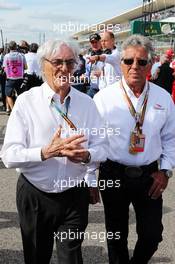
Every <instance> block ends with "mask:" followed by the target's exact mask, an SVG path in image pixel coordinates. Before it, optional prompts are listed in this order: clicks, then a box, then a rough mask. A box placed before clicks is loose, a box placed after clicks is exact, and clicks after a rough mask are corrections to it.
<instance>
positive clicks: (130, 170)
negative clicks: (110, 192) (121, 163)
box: [125, 166, 143, 178]
mask: <svg viewBox="0 0 175 264" xmlns="http://www.w3.org/2000/svg"><path fill="white" fill-rule="evenodd" d="M142 173H143V170H142V168H140V167H137V166H127V167H126V168H125V174H126V176H128V177H129V178H139V177H140V176H142Z"/></svg>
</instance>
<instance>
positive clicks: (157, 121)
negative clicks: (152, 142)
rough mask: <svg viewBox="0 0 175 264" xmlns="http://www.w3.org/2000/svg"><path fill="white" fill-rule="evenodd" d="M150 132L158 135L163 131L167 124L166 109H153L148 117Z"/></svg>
mask: <svg viewBox="0 0 175 264" xmlns="http://www.w3.org/2000/svg"><path fill="white" fill-rule="evenodd" d="M146 121H147V122H146V123H148V124H149V126H148V127H149V129H150V132H152V133H153V134H155V133H156V134H157V133H158V132H160V131H161V129H162V127H163V126H164V124H165V122H166V109H155V108H153V109H152V110H151V111H150V112H149V114H148V115H147V120H146Z"/></svg>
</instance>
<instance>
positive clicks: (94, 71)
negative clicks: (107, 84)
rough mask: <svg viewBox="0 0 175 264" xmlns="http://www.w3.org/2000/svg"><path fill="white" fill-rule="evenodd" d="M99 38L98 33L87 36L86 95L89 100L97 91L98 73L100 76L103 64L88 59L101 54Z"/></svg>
mask: <svg viewBox="0 0 175 264" xmlns="http://www.w3.org/2000/svg"><path fill="white" fill-rule="evenodd" d="M100 40H101V37H100V35H99V34H98V33H93V34H91V35H90V36H89V42H90V46H91V48H90V49H89V53H88V54H87V56H86V77H87V79H88V86H89V88H88V89H87V95H89V96H90V97H91V98H93V97H94V95H95V94H96V93H97V92H98V91H99V73H100V74H101V70H102V69H103V63H102V62H97V61H95V60H94V61H93V62H91V61H90V60H89V58H90V57H91V56H95V55H97V56H99V55H100V54H102V49H101V41H100Z"/></svg>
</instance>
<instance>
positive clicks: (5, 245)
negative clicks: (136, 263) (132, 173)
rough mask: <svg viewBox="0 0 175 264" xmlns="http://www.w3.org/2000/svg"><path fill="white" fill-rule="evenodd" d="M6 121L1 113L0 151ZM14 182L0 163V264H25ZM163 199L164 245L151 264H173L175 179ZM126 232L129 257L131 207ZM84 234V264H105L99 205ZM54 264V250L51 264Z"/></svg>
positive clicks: (133, 235)
mask: <svg viewBox="0 0 175 264" xmlns="http://www.w3.org/2000/svg"><path fill="white" fill-rule="evenodd" d="M7 120H8V116H7V115H6V114H5V113H4V112H0V148H1V145H2V143H3V138H4V134H5V128H6V123H7ZM174 176H175V175H174ZM17 178H18V175H17V173H16V171H15V170H13V169H6V168H4V165H3V164H2V162H0V264H22V263H24V260H23V251H22V242H21V235H20V230H19V224H18V215H17V210H16V204H15V199H16V198H15V192H16V181H17ZM163 198H164V207H163V224H164V232H163V242H161V243H160V246H159V249H158V251H157V252H156V253H155V255H154V257H153V258H152V260H151V261H150V264H151V263H157V264H158V263H160V264H167V263H168V264H175V177H174V178H172V179H170V182H169V186H168V188H167V189H166V191H165V192H164V193H163ZM116 210H117V208H116ZM129 229H130V233H129V248H130V254H132V252H133V248H134V244H135V241H136V233H135V215H134V212H133V209H132V207H131V208H130V224H129ZM86 231H87V232H88V233H89V237H87V238H86V239H85V241H84V242H83V258H84V264H107V263H108V257H107V249H106V241H105V239H104V232H105V228H104V213H103V205H102V204H97V205H94V206H90V210H89V225H88V228H87V230H86ZM94 234H96V235H94ZM56 263H57V262H56V253H55V250H54V252H53V257H52V260H51V264H56ZM140 264H142V263H140Z"/></svg>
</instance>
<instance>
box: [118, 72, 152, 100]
mask: <svg viewBox="0 0 175 264" xmlns="http://www.w3.org/2000/svg"><path fill="white" fill-rule="evenodd" d="M122 83H123V86H124V88H125V90H126V92H127V94H128V96H129V97H135V95H134V93H133V91H132V90H131V88H130V87H129V86H128V85H127V83H126V80H125V78H124V76H123V77H122ZM147 89H148V81H147V80H146V82H145V86H144V89H143V92H142V93H141V95H140V96H139V98H142V97H143V96H145V94H146V91H147Z"/></svg>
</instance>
